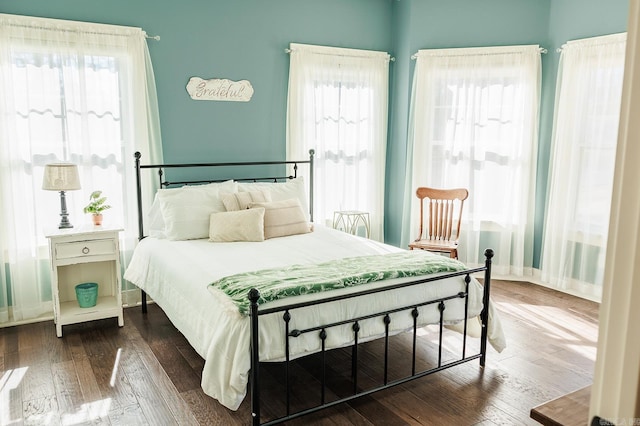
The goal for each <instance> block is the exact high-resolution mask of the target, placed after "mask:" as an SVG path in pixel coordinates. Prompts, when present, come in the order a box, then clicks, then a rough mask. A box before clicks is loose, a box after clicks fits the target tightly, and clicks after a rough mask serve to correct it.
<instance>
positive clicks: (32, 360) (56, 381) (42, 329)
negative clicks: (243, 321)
mask: <svg viewBox="0 0 640 426" xmlns="http://www.w3.org/2000/svg"><path fill="white" fill-rule="evenodd" d="M492 284H493V285H492V293H493V294H492V299H493V302H494V303H495V306H496V308H497V310H498V312H499V313H500V317H501V319H502V324H503V327H504V330H505V333H506V337H507V345H508V346H507V348H506V349H505V350H504V351H503V352H502V353H497V352H496V351H495V350H493V349H492V348H490V349H489V352H488V356H487V365H486V367H485V368H480V366H479V365H478V362H477V361H473V362H470V363H466V364H462V365H459V366H456V367H454V368H452V369H449V370H446V371H442V372H440V373H436V374H433V375H430V376H427V377H423V378H421V379H418V380H415V381H412V382H408V383H405V384H403V385H400V386H398V387H396V388H393V389H389V390H385V391H381V392H378V393H375V394H373V395H370V396H366V397H363V398H360V399H358V400H355V401H351V402H349V403H346V404H342V405H339V406H337V407H333V408H330V409H327V410H324V411H322V412H320V413H315V414H312V415H309V416H305V417H303V418H299V419H296V420H292V421H290V422H288V424H289V425H294V426H296V425H308V424H314V425H332V426H334V425H359V426H370V425H469V426H494V425H537V424H538V423H537V422H535V421H534V420H532V419H531V418H530V416H529V415H530V411H531V409H532V408H533V407H537V406H540V405H541V404H543V403H545V402H547V401H550V400H553V399H555V398H557V397H560V396H562V395H564V394H567V393H570V392H573V391H575V390H577V389H581V388H584V387H585V386H588V385H590V384H591V381H592V378H593V367H594V361H595V354H596V341H597V332H598V326H597V317H598V304H596V303H594V302H590V301H587V300H584V299H580V298H576V297H573V296H571V295H567V294H563V293H559V292H556V291H554V290H551V289H547V288H544V287H539V286H536V285H532V284H528V283H520V282H512V281H497V280H494V281H493V283H492ZM458 338H459V335H458V334H457V333H455V332H453V331H451V330H445V331H444V334H443V341H444V347H445V349H444V351H443V360H446V359H451V357H453V356H454V354H452V353H451V352H449V349H450V348H453V347H454V344H455V343H456V342H457V339H458ZM437 340H438V330H437V327H427V328H425V329H422V330H421V331H420V336H419V338H418V353H419V354H420V356H419V357H418V360H417V366H418V368H422V367H425V366H433V365H434V362H436V361H437V358H436V357H437V349H436V348H437V346H436V345H437ZM476 342H477V341H475V340H473V339H471V340H470V341H469V342H468V351H469V353H471V352H473V351H474V350H475V348H476V347H477V343H476ZM411 345H412V339H411V337H410V336H409V335H407V334H401V335H398V336H394V337H393V338H391V339H390V343H389V353H390V356H391V358H390V363H389V380H394V379H397V378H400V377H403V376H404V375H406V374H407V373H408V372H410V370H411V363H410V362H407V361H406V358H404V356H406V354H407V352H408V351H410V350H411ZM383 349H384V343H383V341H382V340H378V341H374V342H369V343H366V344H364V345H363V346H361V348H360V349H359V352H358V357H359V360H360V363H361V364H360V367H359V369H358V387H359V388H363V389H366V388H369V387H372V386H376V383H379V381H380V380H381V379H382V374H383V373H382V363H383V358H382V355H381V354H382V350H383ZM456 350H457V349H456ZM456 355H457V354H456ZM327 359H328V362H329V363H330V364H331V367H329V368H328V369H327V373H328V374H330V375H331V376H332V377H331V378H328V389H327V393H326V399H327V400H331V399H335V398H336V397H337V396H343V395H348V394H349V392H351V389H352V386H353V385H352V382H351V380H350V374H351V364H350V360H351V350H350V349H346V348H344V349H338V350H333V351H330V352H328V354H327ZM312 361H313V358H312V357H307V358H302V359H300V360H297V361H296V363H295V364H294V365H292V367H291V371H292V373H293V374H292V383H294V384H295V385H296V387H297V389H298V390H299V392H298V393H297V394H296V395H292V398H291V406H292V408H300V407H308V406H311V405H313V404H315V403H316V402H317V401H318V400H319V398H320V395H319V390H318V386H317V385H318V383H319V382H320V380H321V371H320V369H319V368H318V367H317V366H316V365H314V364H313V363H312ZM203 366H204V360H203V359H202V358H201V357H200V356H199V355H198V354H197V353H196V352H195V351H194V350H193V348H191V346H189V344H188V342H187V341H186V339H185V338H184V336H182V335H181V334H180V333H179V332H178V331H177V330H176V329H175V328H174V327H173V325H172V324H171V323H170V321H169V320H168V319H167V317H166V316H165V315H164V313H163V312H162V310H161V309H160V308H159V307H158V306H157V305H149V312H148V314H146V315H143V314H142V313H141V311H140V308H128V309H126V310H125V326H124V327H123V328H119V327H118V326H117V322H116V320H115V319H109V320H100V321H93V322H90V323H85V324H75V325H70V326H65V327H64V337H62V338H57V337H55V326H54V324H53V322H51V321H49V322H42V323H36V324H28V325H20V326H16V327H8V328H4V329H0V371H2V374H0V377H1V379H0V380H1V381H0V386H1V387H0V424H2V425H5V424H7V425H9V424H10V425H21V424H51V425H56V424H105V425H159V424H160V425H166V424H176V425H198V424H200V425H225V426H226V425H238V426H239V425H246V424H249V422H250V408H249V401H248V398H247V399H245V400H244V401H243V403H242V404H241V406H240V408H239V409H238V411H235V412H234V411H230V410H227V409H226V408H224V407H222V406H221V405H220V404H219V403H218V402H217V401H216V400H214V399H212V398H210V397H209V396H207V395H206V394H205V393H204V392H203V391H202V389H201V388H200V381H201V378H202V368H203ZM261 375H262V379H263V386H262V389H261V392H262V395H263V396H265V402H264V404H263V406H262V412H263V413H262V414H263V416H265V417H263V419H264V418H266V417H271V418H273V417H274V416H279V415H282V413H284V412H285V404H284V401H283V399H282V398H281V397H279V396H278V397H276V396H274V394H276V393H277V392H280V391H282V389H283V387H284V385H283V382H284V378H283V377H284V376H283V366H282V365H281V364H277V363H269V364H264V365H263V366H262V368H261Z"/></svg>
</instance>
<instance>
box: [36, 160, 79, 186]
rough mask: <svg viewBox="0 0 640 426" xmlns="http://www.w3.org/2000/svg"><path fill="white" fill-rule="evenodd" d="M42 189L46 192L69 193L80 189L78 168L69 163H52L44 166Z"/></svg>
mask: <svg viewBox="0 0 640 426" xmlns="http://www.w3.org/2000/svg"><path fill="white" fill-rule="evenodd" d="M42 189H45V190H47V191H71V190H75V189H80V177H79V176H78V166H76V165H75V164H71V163H52V164H47V165H45V166H44V176H43V178H42Z"/></svg>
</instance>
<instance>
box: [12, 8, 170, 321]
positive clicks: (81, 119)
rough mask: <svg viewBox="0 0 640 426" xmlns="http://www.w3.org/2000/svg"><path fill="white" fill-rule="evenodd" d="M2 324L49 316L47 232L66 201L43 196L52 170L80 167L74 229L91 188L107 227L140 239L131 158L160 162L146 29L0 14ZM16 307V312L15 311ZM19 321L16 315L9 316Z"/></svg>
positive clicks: (71, 204)
mask: <svg viewBox="0 0 640 426" xmlns="http://www.w3.org/2000/svg"><path fill="white" fill-rule="evenodd" d="M0 26H2V28H3V31H2V33H1V34H0V67H1V69H2V77H1V79H0V93H1V96H0V97H1V99H2V100H1V101H0V129H1V130H0V166H1V167H0V200H1V203H2V205H3V209H2V213H0V301H1V303H0V322H6V321H12V320H15V321H18V320H24V319H28V318H34V317H37V316H39V315H41V314H46V313H48V312H51V309H52V307H51V288H50V280H49V268H48V264H49V261H48V252H47V248H46V243H47V242H46V239H45V237H44V235H45V233H46V232H47V230H50V229H52V228H53V229H55V228H56V227H57V226H58V223H59V222H60V217H59V215H58V214H59V212H60V197H59V194H58V193H57V192H50V191H43V190H42V189H41V187H42V175H43V170H44V166H45V164H47V163H52V162H60V161H63V162H71V163H74V164H77V165H78V169H79V174H80V182H81V186H82V189H81V190H79V191H72V192H68V193H67V208H68V210H69V213H70V221H71V223H72V224H73V225H74V227H76V228H80V227H81V226H82V225H83V224H85V223H87V222H90V218H88V217H86V215H84V214H83V212H82V208H83V207H84V205H86V204H87V203H88V200H89V194H90V193H91V192H92V191H93V190H102V191H103V193H104V195H106V196H107V197H108V198H109V203H110V204H111V205H112V206H113V208H112V209H111V210H109V213H108V221H109V222H110V223H111V224H113V225H117V226H122V227H126V229H127V231H126V232H125V233H124V237H123V241H122V247H123V249H124V251H125V252H127V251H130V250H132V246H133V243H134V242H135V239H136V235H137V234H136V229H135V223H136V218H135V212H136V209H135V184H134V176H133V175H134V168H133V153H134V152H135V151H141V152H142V153H143V155H144V154H146V155H147V157H148V158H151V157H152V155H151V154H152V153H154V154H155V158H158V157H159V155H160V154H159V153H160V149H159V147H160V141H159V139H157V136H158V135H159V127H158V126H157V106H156V104H155V87H154V84H155V83H154V81H153V73H152V68H151V63H150V60H149V56H148V52H147V50H146V49H147V48H146V41H145V35H144V32H143V31H141V30H140V29H138V28H128V27H116V26H110V25H100V24H90V23H82V22H70V21H59V20H52V19H44V18H32V17H22V16H12V15H0ZM9 301H11V309H9ZM10 314H11V315H10Z"/></svg>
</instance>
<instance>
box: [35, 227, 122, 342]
mask: <svg viewBox="0 0 640 426" xmlns="http://www.w3.org/2000/svg"><path fill="white" fill-rule="evenodd" d="M120 231H122V229H117V228H102V227H93V226H90V227H83V228H78V229H74V228H72V229H60V230H56V231H54V232H51V233H48V234H47V235H46V237H47V238H48V239H49V256H50V259H51V288H52V292H53V310H54V312H53V315H54V320H55V323H56V334H57V335H58V337H62V326H63V325H67V324H75V323H79V322H84V321H92V320H97V319H102V318H111V317H117V318H118V325H119V326H120V327H122V326H123V325H124V318H123V316H122V295H121V293H120V290H121V288H122V283H121V278H120V244H119V239H118V233H119V232H120ZM83 282H95V283H98V301H97V303H96V305H95V306H94V307H91V308H81V307H80V306H79V304H78V301H77V299H76V293H75V286H76V285H77V284H80V283H83Z"/></svg>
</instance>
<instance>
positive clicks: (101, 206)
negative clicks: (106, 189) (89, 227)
mask: <svg viewBox="0 0 640 426" xmlns="http://www.w3.org/2000/svg"><path fill="white" fill-rule="evenodd" d="M106 201H107V197H103V196H102V191H93V192H92V193H91V195H89V204H87V206H86V207H85V208H84V212H85V213H91V214H92V215H93V224H94V225H95V226H100V225H102V212H103V211H105V210H107V209H110V208H111V206H110V205H108V204H105V202H106Z"/></svg>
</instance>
